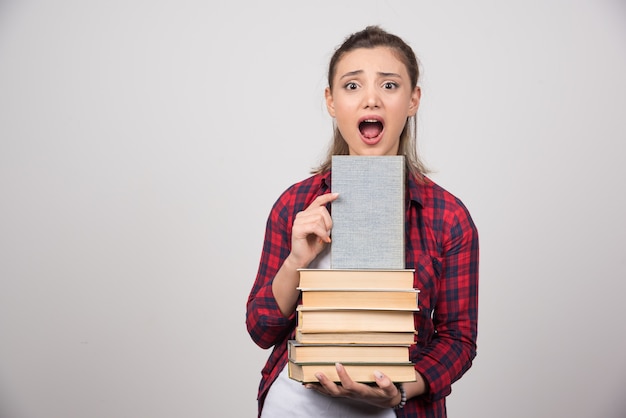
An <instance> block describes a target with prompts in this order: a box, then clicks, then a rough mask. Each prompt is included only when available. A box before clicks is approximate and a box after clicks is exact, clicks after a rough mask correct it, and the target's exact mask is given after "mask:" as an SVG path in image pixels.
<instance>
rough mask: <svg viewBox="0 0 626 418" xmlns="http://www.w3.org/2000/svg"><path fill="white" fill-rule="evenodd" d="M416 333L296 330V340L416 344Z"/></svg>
mask: <svg viewBox="0 0 626 418" xmlns="http://www.w3.org/2000/svg"><path fill="white" fill-rule="evenodd" d="M416 335H417V332H416V331H404V332H385V331H356V332H307V331H303V330H302V329H301V328H299V327H298V328H296V340H297V341H298V342H300V343H302V344H379V345H382V344H389V345H407V344H409V345H410V344H415V336H416Z"/></svg>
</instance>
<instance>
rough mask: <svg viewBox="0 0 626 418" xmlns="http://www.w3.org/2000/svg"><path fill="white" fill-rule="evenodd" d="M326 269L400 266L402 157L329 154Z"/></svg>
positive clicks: (402, 185)
mask: <svg viewBox="0 0 626 418" xmlns="http://www.w3.org/2000/svg"><path fill="white" fill-rule="evenodd" d="M331 183H332V186H331V187H332V191H333V192H336V193H339V197H338V198H337V199H336V200H334V201H333V202H332V203H331V216H332V218H333V229H332V243H331V261H330V267H331V268H332V269H354V268H358V269H369V268H374V269H404V267H405V257H404V256H405V247H404V244H405V242H404V241H405V240H404V217H405V212H404V210H405V208H404V188H405V161H404V156H401V155H394V156H352V155H334V156H333V157H332V171H331Z"/></svg>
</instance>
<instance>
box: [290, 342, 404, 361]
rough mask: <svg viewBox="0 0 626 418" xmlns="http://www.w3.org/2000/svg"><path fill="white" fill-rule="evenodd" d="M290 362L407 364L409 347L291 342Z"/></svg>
mask: <svg viewBox="0 0 626 418" xmlns="http://www.w3.org/2000/svg"><path fill="white" fill-rule="evenodd" d="M287 350H288V356H289V360H291V361H293V362H294V363H336V362H339V363H406V362H409V361H410V358H409V346H408V345H380V344H303V343H299V342H298V341H295V340H290V341H289V343H288V346H287Z"/></svg>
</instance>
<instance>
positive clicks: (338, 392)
mask: <svg viewBox="0 0 626 418" xmlns="http://www.w3.org/2000/svg"><path fill="white" fill-rule="evenodd" d="M336 368H337V374H338V375H339V380H340V381H341V385H338V384H336V383H335V382H333V381H332V380H330V379H329V378H328V377H326V376H325V375H323V374H321V373H320V374H319V375H316V377H317V379H318V380H319V383H308V384H307V385H306V387H307V388H308V389H313V390H316V391H317V392H319V393H322V394H324V395H327V396H332V397H335V398H339V397H341V398H351V399H355V400H358V401H361V402H365V403H368V404H370V405H374V406H377V407H379V408H393V407H394V406H396V405H398V404H399V403H400V400H401V397H402V394H401V393H400V390H399V389H398V388H397V387H396V385H395V384H394V383H393V382H392V381H391V379H389V378H388V377H387V376H385V375H384V374H383V373H380V372H375V373H374V378H375V379H376V386H371V385H366V384H364V383H358V382H355V381H353V380H352V379H351V378H350V376H349V375H348V373H347V372H346V369H345V368H344V367H343V365H341V364H339V363H337V365H336Z"/></svg>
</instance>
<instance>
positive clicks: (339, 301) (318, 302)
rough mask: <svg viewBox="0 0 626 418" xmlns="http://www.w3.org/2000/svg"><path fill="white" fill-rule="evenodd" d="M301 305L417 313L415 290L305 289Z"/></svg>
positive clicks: (416, 291)
mask: <svg viewBox="0 0 626 418" xmlns="http://www.w3.org/2000/svg"><path fill="white" fill-rule="evenodd" d="M299 289H300V290H301V291H302V305H303V306H306V307H309V308H313V307H315V308H344V309H345V308H358V309H406V310H413V311H417V310H418V307H417V304H418V302H417V296H418V294H419V291H418V290H415V289H404V290H401V289H389V290H387V289H379V290H372V289H352V288H350V289H332V290H325V289H306V288H299Z"/></svg>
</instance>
